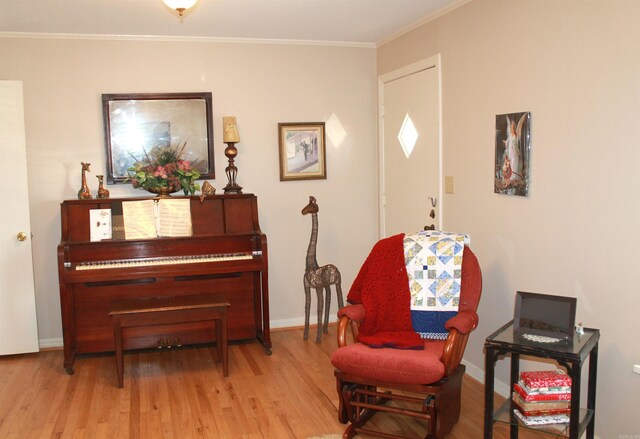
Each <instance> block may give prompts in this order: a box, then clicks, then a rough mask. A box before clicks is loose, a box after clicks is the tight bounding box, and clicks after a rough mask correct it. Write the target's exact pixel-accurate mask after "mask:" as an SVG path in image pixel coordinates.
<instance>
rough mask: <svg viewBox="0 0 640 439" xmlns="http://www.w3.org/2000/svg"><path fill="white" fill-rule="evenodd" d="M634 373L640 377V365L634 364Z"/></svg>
mask: <svg viewBox="0 0 640 439" xmlns="http://www.w3.org/2000/svg"><path fill="white" fill-rule="evenodd" d="M633 371H634V372H635V373H637V374H638V375H640V364H634V365H633Z"/></svg>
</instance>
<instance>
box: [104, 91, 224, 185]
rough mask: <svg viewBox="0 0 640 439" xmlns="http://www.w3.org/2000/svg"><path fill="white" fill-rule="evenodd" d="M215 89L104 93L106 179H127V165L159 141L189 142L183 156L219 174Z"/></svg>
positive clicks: (208, 174)
mask: <svg viewBox="0 0 640 439" xmlns="http://www.w3.org/2000/svg"><path fill="white" fill-rule="evenodd" d="M212 114H213V111H212V97H211V93H208V92H206V93H164V94H160V93H132V94H103V95H102V116H103V120H104V131H105V133H104V134H105V146H106V149H107V172H106V174H107V182H108V183H109V184H113V183H118V182H124V181H125V180H126V178H127V177H128V176H129V174H128V172H127V169H129V167H131V166H132V165H133V164H134V163H135V162H136V161H137V160H141V159H143V158H144V157H145V155H146V154H147V153H148V152H149V151H150V150H151V149H152V148H153V147H156V146H160V147H171V146H174V145H182V144H183V143H186V146H185V149H184V152H183V156H182V157H181V158H182V159H184V160H188V161H190V162H191V163H192V164H195V165H196V166H195V169H196V170H197V171H198V172H200V174H201V178H203V179H208V178H210V179H213V178H215V167H214V161H213V157H214V156H213V117H212Z"/></svg>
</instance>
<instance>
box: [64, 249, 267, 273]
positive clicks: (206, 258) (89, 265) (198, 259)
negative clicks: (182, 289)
mask: <svg viewBox="0 0 640 439" xmlns="http://www.w3.org/2000/svg"><path fill="white" fill-rule="evenodd" d="M260 255H262V251H254V252H253V253H221V254H212V255H195V256H172V257H167V258H149V259H117V260H111V261H92V262H81V263H80V264H78V265H76V266H75V269H76V270H103V269H106V268H131V267H150V266H159V265H179V264H198V263H205V262H224V261H242V260H247V259H252V258H253V257H254V256H260ZM65 266H67V267H68V268H70V267H71V263H70V262H65Z"/></svg>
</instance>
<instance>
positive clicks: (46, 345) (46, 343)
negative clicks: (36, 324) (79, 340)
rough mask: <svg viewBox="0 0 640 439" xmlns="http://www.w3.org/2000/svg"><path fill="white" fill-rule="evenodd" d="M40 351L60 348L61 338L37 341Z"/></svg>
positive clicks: (61, 344)
mask: <svg viewBox="0 0 640 439" xmlns="http://www.w3.org/2000/svg"><path fill="white" fill-rule="evenodd" d="M38 344H39V345H40V349H54V348H62V346H63V343H62V338H41V339H39V340H38Z"/></svg>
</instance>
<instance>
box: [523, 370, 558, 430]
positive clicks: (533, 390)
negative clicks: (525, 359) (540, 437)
mask: <svg viewBox="0 0 640 439" xmlns="http://www.w3.org/2000/svg"><path fill="white" fill-rule="evenodd" d="M513 406H514V410H513V412H514V414H515V415H516V416H517V417H518V418H519V419H520V420H521V421H522V422H524V423H525V424H526V425H543V424H565V423H568V422H569V413H570V411H571V377H569V375H567V374H566V373H564V372H561V371H553V370H546V371H530V372H521V373H520V377H519V380H518V382H517V383H514V384H513Z"/></svg>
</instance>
